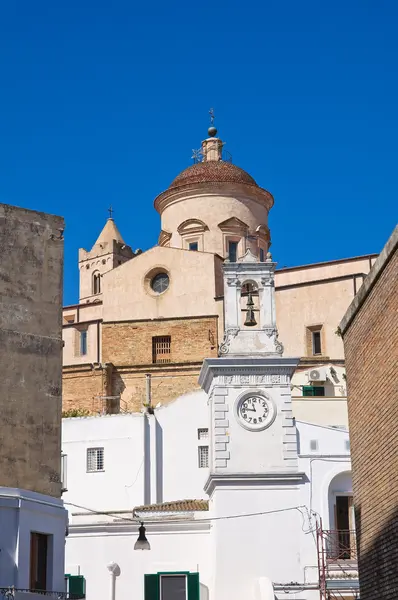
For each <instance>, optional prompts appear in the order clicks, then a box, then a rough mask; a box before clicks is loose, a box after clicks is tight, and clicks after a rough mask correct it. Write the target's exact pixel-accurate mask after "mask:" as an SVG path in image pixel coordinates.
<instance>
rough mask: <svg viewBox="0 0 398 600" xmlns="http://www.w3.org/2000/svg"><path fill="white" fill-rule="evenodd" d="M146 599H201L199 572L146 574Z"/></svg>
mask: <svg viewBox="0 0 398 600" xmlns="http://www.w3.org/2000/svg"><path fill="white" fill-rule="evenodd" d="M144 589H145V594H144V599H145V600H199V573H157V574H155V575H145V587H144Z"/></svg>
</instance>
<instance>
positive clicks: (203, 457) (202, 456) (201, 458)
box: [198, 446, 209, 469]
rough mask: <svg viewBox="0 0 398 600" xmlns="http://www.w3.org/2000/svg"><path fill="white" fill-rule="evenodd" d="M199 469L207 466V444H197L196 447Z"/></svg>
mask: <svg viewBox="0 0 398 600" xmlns="http://www.w3.org/2000/svg"><path fill="white" fill-rule="evenodd" d="M198 463H199V469H208V468H209V446H199V448H198Z"/></svg>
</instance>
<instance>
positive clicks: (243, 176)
mask: <svg viewBox="0 0 398 600" xmlns="http://www.w3.org/2000/svg"><path fill="white" fill-rule="evenodd" d="M212 182H221V183H224V182H225V183H246V184H249V185H255V186H256V187H258V185H257V183H256V182H255V180H254V179H253V177H251V176H250V175H249V173H246V171H244V170H243V169H240V168H239V167H236V166H235V165H233V164H232V163H229V162H224V161H222V160H220V161H206V162H201V163H196V164H194V165H192V166H190V167H188V168H187V169H184V171H182V172H181V173H180V174H179V175H178V176H177V177H176V178H175V179H174V181H173V182H172V183H171V185H170V187H169V189H174V188H178V187H181V186H183V185H190V184H195V183H212Z"/></svg>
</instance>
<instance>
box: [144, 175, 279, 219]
mask: <svg viewBox="0 0 398 600" xmlns="http://www.w3.org/2000/svg"><path fill="white" fill-rule="evenodd" d="M220 195H222V196H227V197H228V196H229V197H231V198H235V199H237V200H240V199H242V200H245V199H246V200H247V199H250V200H253V201H254V202H258V204H261V205H262V206H265V207H266V208H267V210H270V209H271V208H272V206H273V205H274V198H273V196H272V194H270V193H269V192H267V190H265V189H263V188H260V187H258V186H257V185H251V184H248V183H233V182H216V181H213V182H210V183H195V184H188V185H184V186H180V187H178V188H170V189H168V190H166V191H164V192H162V193H161V194H159V195H158V196H157V197H156V198H155V200H154V207H155V210H157V212H158V213H159V214H162V212H163V211H164V209H165V208H166V207H167V206H168V205H170V204H174V203H177V202H181V201H183V200H187V199H188V198H199V197H203V196H220Z"/></svg>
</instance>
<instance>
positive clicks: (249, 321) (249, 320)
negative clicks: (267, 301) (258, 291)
mask: <svg viewBox="0 0 398 600" xmlns="http://www.w3.org/2000/svg"><path fill="white" fill-rule="evenodd" d="M253 306H254V302H253V298H252V295H251V293H250V292H249V296H248V298H247V311H246V321H245V326H246V327H254V326H255V325H257V321H256V319H255V317H254V310H253Z"/></svg>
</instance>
